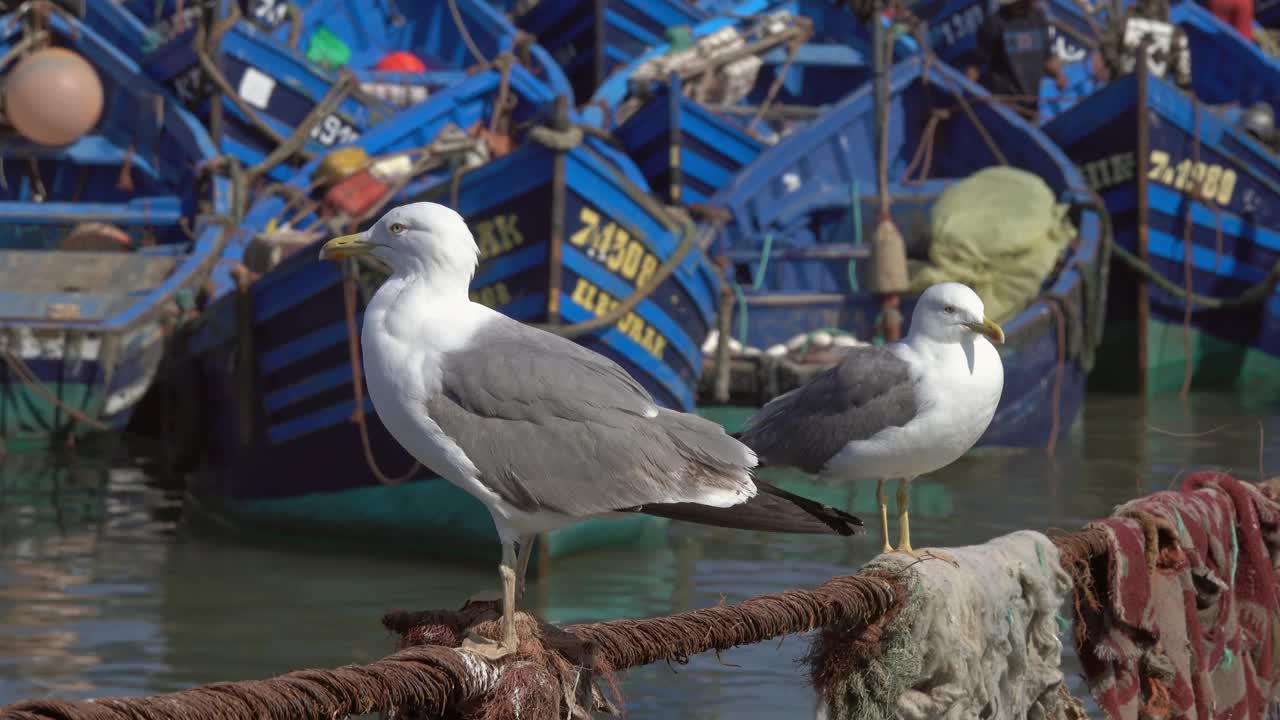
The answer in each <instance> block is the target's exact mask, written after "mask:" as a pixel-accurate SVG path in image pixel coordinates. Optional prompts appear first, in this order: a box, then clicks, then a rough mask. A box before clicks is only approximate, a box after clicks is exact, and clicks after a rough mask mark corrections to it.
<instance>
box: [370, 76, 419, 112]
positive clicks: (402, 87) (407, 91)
mask: <svg viewBox="0 0 1280 720" xmlns="http://www.w3.org/2000/svg"><path fill="white" fill-rule="evenodd" d="M360 89H361V90H363V91H365V92H366V93H368V94H369V95H372V96H374V97H376V98H378V99H379V100H382V101H383V102H386V103H388V104H391V105H395V106H396V107H402V108H403V107H409V106H411V105H417V104H418V103H421V102H424V101H426V99H427V98H428V97H430V96H431V92H430V91H429V90H427V88H426V87H424V86H422V85H409V84H405V83H379V82H367V83H360Z"/></svg>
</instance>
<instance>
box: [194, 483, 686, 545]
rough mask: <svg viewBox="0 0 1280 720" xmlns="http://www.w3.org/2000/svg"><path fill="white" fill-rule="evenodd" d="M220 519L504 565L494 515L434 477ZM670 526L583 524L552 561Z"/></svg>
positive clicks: (661, 537)
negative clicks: (495, 529)
mask: <svg viewBox="0 0 1280 720" xmlns="http://www.w3.org/2000/svg"><path fill="white" fill-rule="evenodd" d="M205 510H207V511H209V512H211V513H213V514H216V515H217V516H218V519H219V520H221V521H229V522H230V523H231V524H232V525H234V526H235V529H236V530H244V529H259V530H263V531H267V530H269V531H270V532H271V533H272V534H273V535H275V534H277V533H280V532H283V533H288V534H296V535H309V536H315V535H317V534H321V535H323V536H326V537H328V538H351V539H357V540H359V544H361V545H366V544H367V545H371V546H373V545H397V546H400V547H401V548H403V549H405V550H406V551H410V552H415V553H416V552H420V553H423V554H428V555H438V556H441V557H447V558H451V559H458V560H465V561H482V562H494V563H496V562H497V561H498V557H499V548H498V539H497V535H496V533H495V532H494V529H493V518H492V517H491V516H490V515H489V511H488V509H486V508H485V507H484V505H482V504H481V503H480V501H479V500H476V499H475V498H473V497H472V496H471V495H468V494H467V493H466V492H464V491H462V490H460V489H458V488H456V487H454V486H453V485H452V484H450V483H448V482H446V481H444V480H441V479H438V478H434V479H431V480H427V481H420V482H409V483H404V484H402V485H378V486H374V487H362V488H355V489H351V490H343V491H340V492H331V493H313V494H311V495H304V496H300V497H291V498H284V499H278V500H253V501H249V502H237V503H234V504H233V505H228V504H220V505H219V507H218V508H217V509H216V510H213V509H211V508H206V509H205ZM668 522H669V521H667V520H665V519H663V518H657V517H653V516H650V515H640V514H634V515H626V516H625V517H621V518H619V519H616V520H615V519H607V520H604V519H601V520H584V521H582V522H578V523H574V524H573V525H569V526H567V527H564V528H561V529H559V530H556V531H553V532H551V533H550V534H549V535H548V537H547V551H548V556H549V557H550V558H551V559H555V558H558V557H564V556H567V555H572V554H575V553H580V552H584V551H588V550H594V549H597V548H604V547H620V546H636V545H659V544H661V543H662V542H664V541H665V538H666V526H667V524H668Z"/></svg>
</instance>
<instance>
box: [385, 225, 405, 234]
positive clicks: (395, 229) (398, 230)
mask: <svg viewBox="0 0 1280 720" xmlns="http://www.w3.org/2000/svg"><path fill="white" fill-rule="evenodd" d="M388 229H389V230H391V234H392V235H403V234H404V231H405V230H408V229H409V228H407V227H405V225H404V223H391V227H390V228H388Z"/></svg>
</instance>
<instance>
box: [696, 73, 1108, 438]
mask: <svg viewBox="0 0 1280 720" xmlns="http://www.w3.org/2000/svg"><path fill="white" fill-rule="evenodd" d="M890 85H891V88H890V96H891V102H892V105H891V110H890V113H891V118H892V120H891V122H890V135H889V152H890V164H889V177H890V178H891V182H892V183H893V187H892V188H891V192H892V194H893V196H894V197H895V198H897V199H896V201H895V203H894V206H893V212H894V220H895V223H896V224H897V225H898V227H899V228H901V229H902V230H903V232H904V234H905V236H906V237H907V238H908V240H909V245H908V247H909V248H910V247H911V244H910V243H911V240H910V239H911V238H912V237H914V236H915V235H916V233H914V232H913V229H914V228H918V227H922V226H924V227H927V211H928V207H929V204H930V203H931V202H932V199H933V197H935V196H936V195H937V194H938V192H940V191H941V189H942V188H943V187H945V186H946V184H947V183H949V182H953V181H954V180H953V179H958V178H963V177H967V176H968V175H970V174H972V173H973V172H976V171H977V170H980V169H982V168H984V167H987V166H989V165H992V164H995V163H996V159H995V157H994V155H993V153H992V152H991V150H990V149H989V148H988V146H987V145H986V143H985V142H984V140H983V139H982V138H981V136H980V135H979V134H978V132H977V131H976V130H975V128H974V126H973V125H972V124H971V123H970V121H969V120H968V117H967V115H966V114H964V113H961V112H958V111H957V112H953V113H951V116H950V119H948V120H944V121H943V122H941V123H940V124H939V126H938V130H937V132H938V136H937V138H936V141H935V142H936V143H937V145H938V146H939V147H943V148H948V151H947V152H946V153H945V154H936V155H935V156H934V159H933V167H932V168H931V169H930V170H931V172H930V177H932V178H939V179H936V180H929V181H927V182H925V183H924V184H923V185H921V186H904V185H903V184H901V182H900V181H899V180H897V178H902V177H903V175H904V172H905V171H906V169H907V167H908V166H909V164H910V163H911V160H912V158H913V157H914V156H915V154H916V151H917V148H918V146H919V144H920V143H921V141H922V138H923V137H924V133H925V128H926V126H927V125H928V119H929V117H930V114H931V113H930V110H931V109H932V108H936V107H943V108H954V107H955V105H956V104H957V102H956V97H957V94H959V93H963V95H964V97H965V98H966V99H967V100H968V102H969V104H970V106H971V107H972V109H973V112H974V113H975V114H976V116H977V117H978V119H979V121H980V122H981V123H982V125H983V126H984V127H985V128H986V129H987V130H988V131H989V133H990V135H991V136H992V137H994V138H995V142H996V143H998V147H999V148H1000V150H1001V151H1002V152H1003V153H1004V155H1005V156H1006V157H1007V158H1008V159H1009V161H1010V162H1011V163H1012V164H1013V165H1015V166H1017V167H1020V168H1022V169H1024V170H1027V171H1029V172H1033V173H1035V174H1037V175H1039V176H1040V177H1041V178H1043V179H1044V180H1045V182H1046V183H1048V185H1049V186H1050V188H1052V189H1053V190H1054V192H1055V193H1058V194H1059V196H1060V197H1062V198H1064V201H1070V202H1076V201H1077V200H1078V199H1080V198H1081V197H1082V196H1083V195H1084V194H1085V193H1087V186H1086V184H1085V182H1084V179H1083V177H1082V176H1081V175H1080V173H1079V171H1078V170H1077V169H1076V168H1075V166H1074V165H1072V164H1071V162H1070V161H1069V160H1068V159H1067V157H1066V156H1065V155H1064V154H1062V153H1061V152H1060V151H1058V150H1057V149H1056V148H1055V147H1054V146H1053V144H1052V143H1051V142H1050V141H1049V140H1048V138H1046V137H1045V136H1044V135H1043V134H1042V133H1041V132H1040V131H1039V130H1037V129H1036V128H1034V127H1032V126H1030V125H1028V124H1027V123H1025V122H1024V121H1022V120H1021V119H1019V118H1018V117H1017V116H1016V115H1014V114H1013V113H1012V112H1010V111H1009V110H1007V109H1005V108H1003V107H1000V106H998V105H995V104H993V103H990V102H984V100H985V99H986V98H985V95H986V93H985V92H984V91H983V90H982V89H981V88H979V87H977V86H976V85H974V84H972V83H970V82H968V81H967V80H966V79H964V78H963V77H962V76H961V75H960V74H959V73H957V72H956V71H954V70H952V69H951V68H949V67H947V66H944V65H941V64H939V63H934V64H933V65H932V67H925V65H924V64H923V62H922V61H921V60H919V59H912V60H908V61H906V62H903V63H900V64H899V65H898V66H897V67H896V68H894V70H893V71H892V73H891V75H890ZM873 107H874V101H873V97H872V91H871V88H870V87H867V88H864V89H863V90H860V91H858V92H856V93H854V94H852V95H850V96H849V97H848V98H846V99H845V100H844V101H843V102H841V103H840V104H839V105H837V106H836V107H835V108H833V109H832V110H831V111H829V112H828V113H827V114H826V115H824V116H823V117H822V118H821V119H819V120H817V121H815V122H814V123H813V124H811V125H809V126H806V127H804V128H802V129H800V130H798V131H796V132H795V133H793V134H792V135H790V136H789V137H787V138H785V139H784V140H783V141H782V142H781V143H779V144H778V145H777V146H775V147H773V148H770V149H769V150H766V151H765V152H764V153H763V154H762V155H761V156H760V157H759V158H758V159H757V160H756V161H755V162H754V163H752V164H751V165H750V166H748V167H747V168H746V169H745V170H744V171H743V172H742V173H741V174H740V175H739V176H738V177H737V178H736V179H735V181H734V182H733V184H732V185H730V186H729V187H727V188H725V189H724V190H723V191H721V192H720V193H719V194H717V195H716V196H715V197H713V198H712V204H713V205H718V206H722V207H724V208H725V209H727V210H728V211H729V212H730V213H731V215H732V220H731V221H730V222H729V223H727V224H726V225H725V227H724V230H723V232H722V233H721V234H720V236H719V238H718V241H717V243H716V244H715V245H714V246H713V247H714V249H713V250H712V251H710V252H712V254H718V255H723V256H725V257H726V258H727V259H728V260H729V261H730V262H731V266H732V270H731V272H732V274H733V276H735V277H736V278H737V279H738V282H739V284H740V290H741V291H742V296H741V297H742V302H740V303H739V304H738V305H737V306H736V308H737V309H736V310H735V319H734V320H735V324H734V327H736V328H740V327H742V324H745V325H746V327H745V330H746V332H745V333H743V335H744V337H743V338H742V339H743V340H744V342H746V343H747V344H750V345H754V346H757V347H768V346H770V345H773V344H775V343H778V342H785V341H786V340H787V339H789V338H790V337H791V336H792V335H794V334H796V333H799V332H806V331H811V330H817V329H821V328H828V327H837V328H841V329H845V330H848V331H850V332H853V333H854V334H855V335H856V336H858V337H863V338H869V337H871V336H872V335H873V334H874V324H875V320H876V315H877V312H878V300H877V299H876V298H875V297H873V296H871V295H870V294H868V293H865V292H861V291H859V290H858V288H857V286H855V285H854V282H855V281H856V280H857V277H858V268H857V266H856V263H857V262H858V261H859V260H860V259H861V258H863V257H866V256H867V254H866V245H865V244H863V243H858V242H854V243H850V242H849V238H850V237H856V236H858V235H859V234H860V233H862V232H863V230H861V229H859V228H858V226H857V218H859V216H860V217H861V219H862V227H863V228H867V230H866V232H870V228H872V227H874V223H873V222H872V221H873V220H874V218H875V214H874V212H873V211H872V209H873V207H874V204H873V203H874V196H875V189H876V186H875V180H874V178H875V164H874V154H873V153H871V152H866V151H865V149H866V148H869V147H872V143H873V138H874V137H875V132H874V128H875V122H874V112H873ZM854 203H857V208H856V211H855V209H854V207H853V204H854ZM1079 204H1080V206H1079V207H1077V208H1076V210H1075V220H1076V225H1077V227H1078V228H1079V231H1078V232H1079V235H1078V238H1077V241H1076V242H1075V243H1073V244H1072V246H1071V247H1070V249H1069V250H1068V251H1067V256H1066V258H1065V261H1064V262H1063V263H1062V264H1061V265H1060V268H1061V269H1060V270H1059V271H1058V272H1056V273H1055V274H1053V275H1051V276H1050V278H1049V279H1048V280H1047V281H1046V283H1045V285H1044V287H1043V289H1042V294H1041V296H1040V297H1039V298H1038V299H1037V300H1036V301H1035V302H1033V303H1032V304H1031V305H1030V306H1029V307H1028V308H1027V309H1025V310H1023V311H1022V312H1021V313H1019V314H1018V315H1016V316H1015V317H1014V318H1013V319H1012V320H1010V321H1008V322H1006V323H1005V325H1004V326H1005V329H1006V334H1007V343H1006V344H1005V346H1003V348H1002V350H1001V354H1002V356H1003V358H1004V364H1005V376H1006V378H1005V391H1004V396H1003V397H1002V399H1001V404H1000V407H999V409H998V410H997V413H996V417H995V419H994V420H993V421H992V424H991V427H990V428H989V429H988V431H987V433H986V435H984V436H983V439H982V441H981V442H982V444H985V445H1007V446H1041V445H1044V444H1045V443H1046V442H1048V441H1049V439H1050V438H1051V437H1052V436H1053V433H1054V432H1055V431H1056V432H1059V433H1061V432H1065V431H1066V429H1067V428H1068V427H1069V426H1070V424H1071V422H1072V420H1073V419H1074V418H1075V416H1076V414H1077V411H1078V409H1079V406H1080V402H1081V399H1082V396H1083V392H1084V385H1085V377H1086V373H1087V370H1086V365H1087V363H1088V358H1087V357H1085V356H1083V355H1082V353H1081V352H1080V348H1081V344H1080V343H1078V342H1074V341H1073V340H1075V339H1079V338H1080V337H1081V336H1080V335H1079V333H1081V332H1083V329H1084V328H1096V327H1097V325H1098V323H1100V322H1101V319H1100V317H1099V314H1100V309H1101V300H1100V297H1101V295H1100V294H1101V288H1100V287H1099V283H1097V282H1090V281H1092V280H1095V279H1096V277H1097V275H1098V273H1099V272H1100V267H1101V265H1100V263H1099V251H1100V248H1101V246H1102V234H1103V224H1102V218H1101V217H1100V215H1099V213H1098V211H1096V210H1094V209H1090V208H1088V207H1085V204H1086V203H1084V202H1083V201H1081V202H1080V203H1079ZM851 262H852V263H854V267H853V268H851V267H850V263H851ZM756 280H758V283H757V282H755V281H756ZM911 306H912V303H911V301H910V300H909V299H904V308H903V312H904V314H905V315H906V317H908V318H909V317H910V312H911ZM744 311H745V314H746V318H745V322H743V321H744V318H743V314H744ZM1059 317H1061V318H1063V319H1064V320H1065V325H1062V326H1061V327H1060V325H1059V323H1062V322H1063V321H1062V320H1059ZM739 323H742V324H739ZM1060 331H1061V337H1059V334H1060ZM1060 358H1061V360H1062V363H1061V365H1059V359H1060Z"/></svg>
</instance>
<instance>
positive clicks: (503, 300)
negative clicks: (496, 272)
mask: <svg viewBox="0 0 1280 720" xmlns="http://www.w3.org/2000/svg"><path fill="white" fill-rule="evenodd" d="M470 295H471V302H476V303H480V304H481V305H487V306H489V307H501V306H502V305H506V304H507V303H509V302H511V291H510V290H508V289H507V284H506V283H502V282H496V283H494V284H492V285H486V286H484V287H482V288H472V289H471V293H470Z"/></svg>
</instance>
